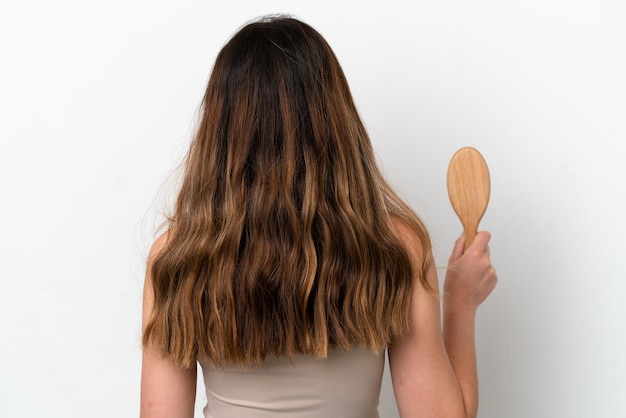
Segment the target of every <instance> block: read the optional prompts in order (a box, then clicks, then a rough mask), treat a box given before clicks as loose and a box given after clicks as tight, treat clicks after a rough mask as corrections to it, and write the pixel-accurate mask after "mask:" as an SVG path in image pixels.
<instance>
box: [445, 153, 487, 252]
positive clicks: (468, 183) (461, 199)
mask: <svg viewBox="0 0 626 418" xmlns="http://www.w3.org/2000/svg"><path fill="white" fill-rule="evenodd" d="M490 192H491V186H490V180H489V168H488V167H487V163H486V162H485V159H484V158H483V156H482V155H481V154H480V152H478V151H477V150H476V149H474V148H471V147H465V148H461V149H460V150H458V151H457V152H456V153H455V154H454V155H453V156H452V159H451V160H450V165H449V166H448V196H449V197H450V203H452V207H453V208H454V211H455V212H456V214H457V216H458V217H459V219H460V220H461V224H462V225H463V230H464V231H465V249H467V247H469V245H470V244H471V243H472V241H474V237H475V236H476V232H477V231H478V224H479V223H480V220H481V219H482V217H483V215H484V214H485V210H487V204H488V203H489V194H490Z"/></svg>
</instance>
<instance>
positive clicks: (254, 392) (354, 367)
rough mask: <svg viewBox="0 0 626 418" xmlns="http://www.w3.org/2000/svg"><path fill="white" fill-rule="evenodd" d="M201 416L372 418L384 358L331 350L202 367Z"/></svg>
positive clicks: (374, 412)
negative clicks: (253, 362)
mask: <svg viewBox="0 0 626 418" xmlns="http://www.w3.org/2000/svg"><path fill="white" fill-rule="evenodd" d="M200 365H201V366H202V373H203V376H204V383H205V387H206V396H207V405H206V407H205V408H204V416H205V417H206V418H230V417H237V418H269V417H293V418H320V417H333V418H378V399H379V395H380V386H381V380H382V375H383V369H384V366H385V355H384V354H376V353H373V352H371V351H367V350H361V349H355V350H351V351H348V352H344V351H339V350H332V351H329V353H328V357H327V358H326V359H323V360H319V359H315V358H313V357H309V356H304V355H299V356H296V358H295V359H294V362H293V364H292V363H290V362H289V360H288V359H284V358H281V359H272V360H268V361H267V362H266V363H264V364H263V365H262V366H258V367H253V368H249V369H243V368H240V367H237V366H232V367H226V368H213V367H211V366H210V365H207V364H203V363H202V362H200Z"/></svg>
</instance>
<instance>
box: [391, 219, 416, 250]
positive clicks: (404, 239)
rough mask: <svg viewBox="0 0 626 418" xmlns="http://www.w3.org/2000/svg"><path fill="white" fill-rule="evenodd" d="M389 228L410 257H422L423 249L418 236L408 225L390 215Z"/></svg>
mask: <svg viewBox="0 0 626 418" xmlns="http://www.w3.org/2000/svg"><path fill="white" fill-rule="evenodd" d="M389 226H390V228H391V232H392V233H393V234H394V235H395V237H396V238H397V239H398V240H399V241H400V242H401V243H402V244H403V245H404V247H405V248H406V250H407V251H408V252H409V254H410V255H411V256H412V257H413V256H414V257H416V258H418V259H421V258H422V257H423V256H424V248H423V245H422V242H421V240H420V237H419V234H418V232H417V231H415V229H413V227H411V225H409V223H407V222H406V221H405V220H404V219H402V218H401V217H399V216H397V215H392V216H391V222H390V223H389Z"/></svg>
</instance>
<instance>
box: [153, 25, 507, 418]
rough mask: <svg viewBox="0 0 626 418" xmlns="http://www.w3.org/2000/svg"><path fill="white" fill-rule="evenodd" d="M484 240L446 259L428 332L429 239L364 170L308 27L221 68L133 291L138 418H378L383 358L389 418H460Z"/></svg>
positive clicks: (340, 79) (473, 397)
mask: <svg viewBox="0 0 626 418" xmlns="http://www.w3.org/2000/svg"><path fill="white" fill-rule="evenodd" d="M488 242H489V234H488V233H486V232H483V233H479V234H478V235H477V237H476V239H475V241H474V243H473V244H472V245H471V246H470V247H469V249H468V250H467V251H465V253H463V242H462V240H459V241H457V243H456V245H455V246H454V249H453V251H452V256H451V257H450V266H449V268H448V270H447V273H446V280H445V284H444V287H443V327H442V325H441V323H442V318H441V308H440V305H441V304H440V298H439V293H438V288H439V286H438V283H437V275H436V271H435V268H434V266H433V262H432V256H431V246H430V239H429V236H428V233H427V231H426V229H425V227H424V225H423V224H422V222H421V221H420V220H419V218H418V217H417V216H416V215H415V214H414V212H413V211H412V210H411V209H410V208H409V207H408V206H407V205H406V204H405V203H404V202H403V201H402V200H401V199H400V198H398V196H397V195H396V194H395V193H394V192H393V190H392V189H391V188H390V187H389V186H388V184H387V183H386V182H385V180H384V179H383V177H382V175H381V174H380V172H379V170H378V169H377V167H376V164H375V158H374V154H373V151H372V147H371V144H370V141H369V138H368V135H367V132H366V131H365V128H364V127H363V124H362V122H361V120H360V119H359V116H358V113H357V110H356V108H355V106H354V103H353V100H352V97H351V94H350V90H349V88H348V83H347V81H346V79H345V77H344V74H343V72H342V70H341V67H340V66H339V63H338V61H337V59H336V57H335V55H334V54H333V52H332V50H331V49H330V47H329V46H328V44H327V43H326V41H325V40H324V39H323V38H322V36H321V35H320V34H319V33H318V32H316V31H315V30H314V29H313V28H311V27H310V26H308V25H306V24H304V23H302V22H300V21H298V20H295V19H292V18H287V17H273V18H265V19H262V20H259V21H257V22H254V23H251V24H248V25H246V26H245V27H243V28H242V29H241V30H240V31H239V32H238V33H237V34H236V35H235V36H234V37H233V38H232V39H231V40H230V41H229V42H228V43H227V44H226V45H225V46H224V48H223V49H222V50H221V52H220V53H219V55H218V57H217V60H216V62H215V66H214V68H213V71H212V75H211V77H210V80H209V83H208V87H207V89H206V93H205V96H204V100H203V107H202V118H201V121H200V125H199V128H198V132H197V134H196V136H195V138H194V141H193V143H192V144H191V147H190V150H189V153H188V156H187V159H186V166H185V176H184V180H183V183H182V186H181V189H180V193H179V195H178V199H177V201H176V206H175V208H174V212H173V215H172V216H171V217H170V219H169V221H168V228H167V232H166V233H165V234H163V235H162V236H161V237H160V238H158V239H157V241H156V242H155V243H154V245H153V247H152V250H151V251H150V255H149V259H148V268H147V275H146V282H145V290H144V311H143V312H144V333H143V346H144V353H143V367H142V381H141V417H142V418H156V417H164V418H177V417H181V418H183V417H184V418H191V417H193V407H194V399H195V392H196V364H198V363H199V364H200V365H201V367H202V369H203V375H204V380H205V383H206V391H207V399H208V404H207V406H206V408H205V409H204V413H205V416H206V417H213V418H223V417H238V418H248V417H255V418H256V417H283V416H284V417H316V418H318V417H354V418H371V417H377V416H378V412H377V405H378V396H379V391H380V385H381V377H382V371H383V367H384V361H385V360H384V359H385V356H384V353H385V351H387V353H388V356H389V363H390V367H391V373H392V379H393V387H394V391H395V396H396V400H397V403H398V408H399V411H400V414H401V415H402V416H403V417H446V418H452V417H473V416H475V415H476V410H477V399H478V395H477V379H476V361H475V357H476V356H475V351H474V319H475V314H476V309H477V307H478V305H480V303H481V302H482V301H483V300H484V299H485V298H486V297H487V296H488V295H489V293H490V292H491V291H492V289H493V288H494V286H495V284H496V280H497V279H496V275H495V271H494V269H493V267H492V266H491V263H490V258H489V248H488Z"/></svg>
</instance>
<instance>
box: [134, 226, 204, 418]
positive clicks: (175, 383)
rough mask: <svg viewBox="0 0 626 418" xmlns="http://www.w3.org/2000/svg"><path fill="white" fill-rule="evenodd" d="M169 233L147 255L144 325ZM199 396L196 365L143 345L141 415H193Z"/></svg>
mask: <svg viewBox="0 0 626 418" xmlns="http://www.w3.org/2000/svg"><path fill="white" fill-rule="evenodd" d="M165 237H166V235H162V236H161V237H160V238H159V239H157V240H156V242H155V243H154V245H153V246H152V249H151V250H150V255H149V256H148V268H147V271H146V280H145V284H144V290H143V327H144V328H145V326H146V322H147V320H148V318H149V317H150V314H151V312H152V305H153V303H154V298H153V294H152V278H151V266H152V263H153V262H154V258H155V257H156V256H157V255H158V254H159V252H160V251H161V248H162V247H163V245H164V243H165V239H166V238H165ZM195 399H196V367H195V366H194V367H192V368H190V369H181V368H180V367H178V366H176V365H175V364H173V363H172V362H171V361H169V360H167V359H164V358H163V357H161V355H160V353H159V352H158V350H157V349H156V348H155V347H154V346H153V345H152V344H149V345H148V346H147V347H144V350H143V359H142V365H141V410H140V417H141V418H193V415H194V405H195Z"/></svg>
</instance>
